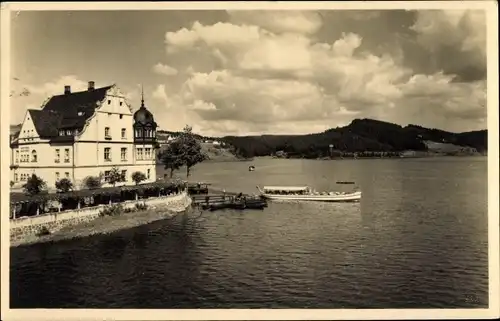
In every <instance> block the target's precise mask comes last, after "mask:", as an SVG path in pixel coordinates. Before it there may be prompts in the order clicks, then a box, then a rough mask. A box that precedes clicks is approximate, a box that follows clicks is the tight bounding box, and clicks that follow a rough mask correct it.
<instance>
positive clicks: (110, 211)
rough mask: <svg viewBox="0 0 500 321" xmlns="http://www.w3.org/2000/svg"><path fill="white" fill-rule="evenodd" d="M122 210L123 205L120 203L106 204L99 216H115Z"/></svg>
mask: <svg viewBox="0 0 500 321" xmlns="http://www.w3.org/2000/svg"><path fill="white" fill-rule="evenodd" d="M123 212H124V209H123V206H122V205H121V204H113V205H110V206H106V207H105V208H104V209H103V210H102V211H101V212H100V213H99V216H116V215H120V214H121V213H123Z"/></svg>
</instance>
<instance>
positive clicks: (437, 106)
mask: <svg viewBox="0 0 500 321" xmlns="http://www.w3.org/2000/svg"><path fill="white" fill-rule="evenodd" d="M346 14H347V15H350V19H353V20H370V21H372V20H373V21H376V19H378V18H379V17H380V12H378V11H377V12H362V11H359V12H346ZM481 14H482V13H477V12H468V11H453V12H451V11H450V12H444V11H419V12H418V13H417V16H416V18H415V20H414V22H413V23H410V24H408V27H411V30H409V32H410V31H413V32H414V33H415V43H418V44H419V45H420V47H421V48H423V49H424V50H427V51H429V52H433V53H434V54H435V57H434V56H432V57H424V58H431V59H436V60H439V59H442V58H444V57H441V56H440V54H442V53H443V52H444V51H443V50H444V49H443V48H445V47H446V48H449V47H453V48H455V49H454V50H455V51H456V52H457V55H459V56H460V55H462V56H460V57H461V59H462V58H463V59H465V57H466V56H467V57H471V59H472V57H473V60H471V62H468V63H466V64H465V65H466V66H471V65H473V64H474V63H476V64H478V66H480V65H481V63H482V64H483V65H484V66H485V59H484V50H485V44H484V41H485V40H484V30H483V28H482V26H481V23H478V22H479V20H481ZM229 15H230V19H229V22H218V23H215V24H212V25H204V24H202V23H199V22H195V23H193V24H192V26H191V28H182V29H179V30H177V31H171V32H168V33H167V34H166V44H167V52H170V53H173V52H177V53H179V52H181V53H182V52H184V53H186V54H187V53H189V52H190V50H192V48H198V50H199V52H202V53H205V54H207V53H208V54H209V56H210V57H212V59H213V60H214V61H217V62H218V64H219V66H220V68H218V69H216V70H211V71H199V70H196V67H194V65H190V66H189V68H190V72H189V74H188V77H187V78H186V80H185V82H184V83H183V86H182V89H181V90H180V92H178V93H172V94H173V96H176V97H177V99H178V101H179V102H180V104H181V105H184V106H185V108H186V109H187V110H189V112H190V113H191V114H192V115H196V116H197V117H199V118H200V119H203V121H204V122H203V126H202V127H203V129H204V130H205V131H210V132H212V133H213V132H216V131H219V134H227V133H233V134H234V133H239V134H244V133H245V132H246V133H253V132H259V131H263V132H280V131H282V132H287V133H291V132H292V133H293V132H311V131H314V130H318V131H319V130H324V129H327V128H331V127H335V126H339V125H342V124H346V123H348V122H349V120H352V119H353V118H355V117H371V118H377V119H382V120H388V121H394V122H397V123H419V124H422V125H424V126H425V125H426V124H428V125H435V127H438V128H440V127H441V128H442V126H439V125H437V124H436V121H437V120H439V121H441V122H443V124H446V126H447V128H448V129H450V130H452V129H454V130H456V129H457V127H456V126H453V124H452V122H451V121H450V120H451V119H454V120H457V124H460V125H459V126H461V128H465V127H467V130H469V129H477V128H476V127H477V126H479V125H483V124H484V123H481V120H482V121H484V120H485V117H486V87H485V82H484V81H481V80H479V81H473V82H469V83H466V82H464V74H463V73H461V72H460V71H463V70H464V69H463V68H462V69H460V68H458V64H457V63H456V62H453V63H451V62H448V65H447V66H448V67H447V68H443V69H442V70H435V71H430V72H421V73H419V70H415V69H413V68H412V67H411V66H407V65H404V64H403V62H404V59H401V56H404V54H405V52H404V50H403V49H402V48H401V49H399V50H393V51H391V52H382V53H380V48H376V49H378V51H377V50H374V51H373V52H371V51H370V50H369V49H367V47H363V41H364V39H363V35H362V34H357V33H355V32H344V33H341V34H340V37H339V38H337V39H335V40H333V41H331V42H327V41H321V40H320V39H317V38H316V37H314V36H313V34H314V33H315V32H317V31H318V29H319V28H320V27H322V19H321V17H320V15H318V13H316V12H302V11H290V12H288V11H276V12H271V11H265V12H264V11H263V12H259V11H230V12H229ZM272 17H273V18H274V19H271V18H272ZM278 17H282V18H283V19H278ZM380 19H381V18H380ZM292 21H295V23H292ZM457 30H458V31H459V32H456V31H457ZM444 38H446V40H443V39H444ZM375 52H377V53H375ZM191 53H192V51H191ZM394 53H397V56H394ZM448 60H449V61H452V60H453V59H450V57H448ZM472 61H474V63H472ZM434 63H435V64H437V65H440V64H443V63H444V66H445V67H446V62H444V60H443V61H435V62H434ZM170 97H172V96H170ZM408 115H411V116H408ZM466 119H469V125H470V126H465V120H466ZM312 124H315V125H314V126H313V125H312ZM444 129H446V128H444Z"/></svg>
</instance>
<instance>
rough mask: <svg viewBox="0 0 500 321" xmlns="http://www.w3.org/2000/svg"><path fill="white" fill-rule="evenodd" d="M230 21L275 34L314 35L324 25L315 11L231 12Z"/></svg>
mask: <svg viewBox="0 0 500 321" xmlns="http://www.w3.org/2000/svg"><path fill="white" fill-rule="evenodd" d="M228 13H229V15H230V21H231V22H232V23H235V24H248V25H255V26H260V27H262V28H264V29H267V30H269V31H272V32H275V33H301V34H314V33H315V32H317V31H318V30H319V28H320V27H321V25H322V20H321V16H320V14H319V13H318V12H315V11H296V10H286V11H282V10H279V11H269V10H252V11H250V10H230V11H228Z"/></svg>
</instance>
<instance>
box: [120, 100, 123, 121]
mask: <svg viewBox="0 0 500 321" xmlns="http://www.w3.org/2000/svg"><path fill="white" fill-rule="evenodd" d="M122 105H123V101H120V106H122ZM120 118H122V115H120Z"/></svg>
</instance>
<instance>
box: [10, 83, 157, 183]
mask: <svg viewBox="0 0 500 321" xmlns="http://www.w3.org/2000/svg"><path fill="white" fill-rule="evenodd" d="M156 128H157V125H156V122H155V121H154V117H153V115H152V113H151V112H150V111H148V110H147V108H146V106H144V95H143V97H142V103H141V106H140V108H139V109H138V110H137V111H136V112H135V113H134V112H133V110H132V107H131V106H130V104H129V103H128V102H127V100H126V98H125V96H124V95H123V93H122V92H121V91H120V89H119V88H118V87H117V86H116V85H111V86H106V87H101V88H95V87H94V82H93V81H89V83H88V89H87V90H85V91H80V92H71V87H70V86H65V87H64V92H63V93H62V94H61V95H56V96H52V97H50V98H49V99H47V100H46V101H45V102H44V103H43V104H42V106H41V109H40V110H35V109H29V110H27V112H26V114H25V116H24V120H23V122H22V124H21V127H20V129H19V133H18V134H17V136H16V137H15V139H13V140H12V142H11V146H10V147H11V160H10V161H11V166H10V168H11V171H10V173H11V175H10V176H11V180H12V181H13V182H14V186H21V185H22V184H24V183H25V182H26V180H27V179H28V178H29V177H30V176H31V175H32V174H36V175H37V176H39V177H41V178H42V179H44V180H45V181H46V183H47V187H48V188H49V189H53V188H54V187H55V182H56V181H58V180H60V179H62V178H68V179H70V180H71V181H72V182H73V184H74V186H75V188H80V187H82V181H83V180H84V178H86V177H87V176H98V175H103V177H104V183H105V182H106V181H107V179H108V177H109V173H110V170H111V169H112V168H113V167H117V168H118V169H119V170H120V171H121V173H122V175H123V177H124V180H125V182H123V183H122V184H125V185H129V184H130V185H131V184H134V183H133V181H132V179H131V175H132V173H133V172H135V171H140V172H143V173H144V174H145V175H146V177H147V181H151V182H153V181H155V180H156V155H155V154H156V151H155V147H156ZM104 185H105V186H106V183H105V184H104Z"/></svg>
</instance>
